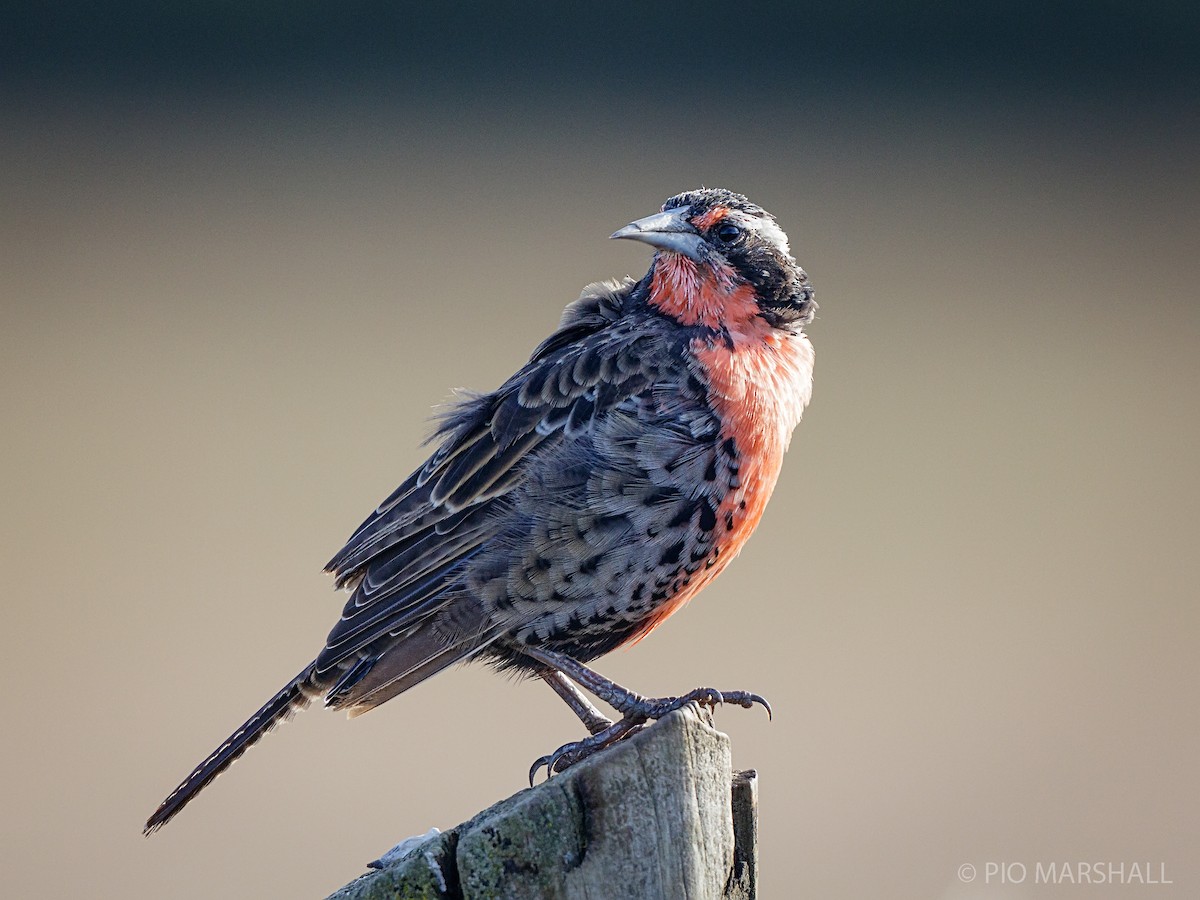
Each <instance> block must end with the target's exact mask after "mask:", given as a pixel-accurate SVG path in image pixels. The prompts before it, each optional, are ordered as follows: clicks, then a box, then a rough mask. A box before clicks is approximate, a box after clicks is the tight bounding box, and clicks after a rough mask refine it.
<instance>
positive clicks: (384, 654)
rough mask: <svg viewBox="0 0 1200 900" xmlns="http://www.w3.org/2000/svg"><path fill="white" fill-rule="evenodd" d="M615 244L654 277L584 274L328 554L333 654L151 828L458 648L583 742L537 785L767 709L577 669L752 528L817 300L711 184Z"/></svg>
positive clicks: (804, 388)
mask: <svg viewBox="0 0 1200 900" xmlns="http://www.w3.org/2000/svg"><path fill="white" fill-rule="evenodd" d="M611 237H613V238H616V239H624V240H633V241H640V242H642V243H644V244H648V245H650V247H651V248H653V251H654V254H653V257H652V260H651V263H650V267H649V269H648V271H647V272H646V274H645V275H644V276H643V277H642V278H641V279H638V280H634V279H633V278H631V277H626V278H624V279H621V280H611V281H604V282H597V283H594V284H591V285H588V286H587V287H586V288H584V290H583V291H582V293H581V294H580V296H579V298H578V299H577V300H576V301H574V302H573V303H571V304H569V305H568V306H567V307H566V309H565V311H564V312H563V314H562V318H561V321H560V323H559V325H558V328H557V329H556V330H555V331H553V332H552V333H551V334H550V336H549V337H547V338H546V339H545V340H543V341H542V342H541V343H540V344H539V345H538V346H537V347H536V348H535V349H534V351H533V353H532V355H531V356H530V357H529V361H528V362H527V363H525V365H524V366H522V367H521V368H520V369H519V370H518V371H517V372H516V373H515V374H514V375H513V376H512V377H511V378H509V379H508V380H507V381H505V382H504V383H503V384H502V385H501V386H500V387H499V388H497V389H496V390H494V391H492V392H490V393H473V394H462V395H460V397H459V398H458V400H457V401H456V402H455V403H453V404H452V405H450V406H449V407H448V409H447V410H446V411H445V412H444V413H443V414H442V416H441V417H440V419H439V421H438V423H437V426H436V429H435V432H434V435H433V437H432V438H431V439H430V440H431V442H432V444H433V445H434V449H433V451H432V453H431V455H430V456H429V458H428V459H427V461H426V462H425V463H424V464H423V465H422V466H421V467H420V468H419V469H417V470H416V471H415V472H413V473H412V474H411V475H410V476H409V477H408V478H407V479H406V480H405V481H404V482H403V483H402V484H401V485H400V486H399V487H398V488H397V489H396V490H395V491H394V492H393V493H392V494H391V495H390V496H388V497H387V498H386V499H385V500H384V501H383V502H382V503H380V504H379V506H378V507H377V508H376V509H375V511H374V512H372V513H371V514H370V516H368V517H367V519H366V520H365V521H364V522H363V523H362V524H361V525H360V526H359V527H358V529H357V530H355V531H354V533H353V534H352V535H351V537H350V539H349V540H348V541H347V542H346V544H345V546H344V547H343V548H342V549H341V550H340V551H339V552H338V553H337V555H336V556H334V557H333V559H332V560H330V562H329V563H328V565H327V566H326V571H327V572H329V573H331V574H332V576H333V578H334V582H335V585H336V586H337V587H338V588H342V589H345V590H346V591H348V592H349V595H350V596H349V598H348V599H347V601H346V603H345V607H344V609H343V611H342V614H341V617H340V618H339V619H338V621H337V622H336V624H335V625H334V626H333V628H332V630H331V631H330V632H329V636H328V638H327V639H326V642H325V645H324V647H323V648H322V649H321V651H320V652H319V653H318V654H317V656H316V658H315V659H314V660H313V661H312V662H310V663H309V664H308V665H306V666H305V667H304V668H303V669H302V670H301V671H300V672H299V674H297V675H296V677H294V678H293V679H291V680H290V681H288V682H287V684H286V685H284V687H283V688H282V689H281V690H280V691H279V692H278V693H277V694H275V696H274V697H272V698H271V699H270V700H268V701H267V702H266V704H264V705H263V707H262V708H261V709H259V710H258V712H256V713H255V714H254V715H253V716H251V717H250V718H249V719H248V720H247V721H246V722H245V723H244V724H243V725H242V726H241V727H240V728H239V729H237V730H236V731H235V732H234V733H233V734H232V735H230V737H229V738H228V739H227V740H226V741H225V742H224V743H222V744H221V745H220V747H218V748H217V749H216V750H215V751H214V752H213V753H212V754H211V755H210V756H209V757H208V758H207V759H205V760H204V761H203V762H202V763H200V765H198V766H197V767H196V768H195V769H194V770H193V771H192V773H191V774H190V775H188V776H187V778H185V779H184V780H183V781H182V782H181V783H180V784H179V786H178V787H176V788H175V790H174V791H172V792H171V793H170V795H168V796H167V798H166V799H165V800H164V801H163V802H162V804H161V805H160V806H159V807H158V809H157V810H156V811H155V812H154V814H153V815H151V816H150V818H149V819H148V821H147V822H146V824H145V827H144V833H146V834H150V833H152V832H154V831H155V830H157V829H158V828H160V827H161V826H163V825H164V824H165V823H167V822H168V821H169V820H170V819H171V818H172V817H174V816H175V815H176V814H177V813H178V812H179V811H180V810H181V809H182V808H183V807H184V806H185V805H186V804H187V803H188V802H189V801H190V800H192V799H193V798H194V797H195V796H196V794H197V793H199V792H200V791H201V790H202V789H203V788H205V787H206V786H207V785H208V784H210V783H211V782H212V780H213V779H214V778H216V777H217V776H218V775H219V774H221V773H222V772H223V771H225V770H226V769H227V768H228V767H229V766H230V765H231V764H232V763H233V762H234V761H235V760H237V759H238V758H239V757H240V756H241V755H242V754H243V753H244V752H245V750H246V749H247V748H248V747H250V746H251V745H252V744H254V743H255V742H257V741H258V740H259V739H260V738H261V737H262V736H263V735H264V734H266V733H267V732H268V731H270V730H271V729H272V728H274V727H275V726H276V725H278V724H279V723H280V722H282V721H284V720H286V719H288V718H290V717H291V716H292V715H293V714H294V713H295V712H297V711H298V710H300V709H303V708H305V707H307V706H308V705H309V704H310V703H311V702H312V701H314V700H323V701H324V704H325V705H326V706H327V707H331V708H334V709H340V710H346V711H347V712H348V713H349V715H350V716H351V717H353V716H357V715H359V714H361V713H364V712H366V711H368V710H370V709H373V708H374V707H376V706H378V705H380V704H381V703H384V702H386V701H387V700H390V699H392V698H393V697H395V696H397V695H399V694H401V693H404V692H405V691H407V690H408V689H409V688H412V687H414V686H415V685H417V684H419V683H421V682H423V681H425V680H426V679H427V678H430V677H432V676H433V675H435V674H437V673H438V672H441V671H442V670H443V669H446V668H447V667H449V666H451V665H454V664H456V663H463V662H467V661H470V660H479V661H483V662H486V663H489V664H491V665H492V666H493V667H495V668H496V669H498V670H500V671H502V672H509V673H516V674H518V675H520V676H526V677H538V678H541V679H542V680H544V681H545V682H546V683H547V684H548V685H549V686H550V687H551V688H552V689H553V690H554V691H555V693H556V694H558V695H559V696H560V697H561V698H562V699H563V700H564V701H565V702H566V703H567V705H568V706H569V707H570V708H571V709H572V711H574V712H575V714H576V715H577V716H578V717H579V719H580V721H581V722H582V724H583V726H584V728H585V729H586V730H587V731H588V735H587V736H586V737H584V738H582V739H581V740H578V741H573V742H570V743H567V744H564V745H563V746H562V747H560V748H558V750H556V751H554V752H553V753H551V754H548V755H547V756H544V757H541V758H540V759H539V760H538V761H537V762H535V763H534V766H533V768H532V769H531V770H530V773H529V779H530V783H531V784H532V783H533V781H534V778H535V775H536V773H537V772H538V771H539V769H540V768H541V767H545V769H546V773H547V776H548V777H549V776H552V775H553V774H554V773H555V772H561V771H563V770H564V769H565V768H567V767H569V766H570V765H573V764H575V763H577V762H578V761H579V760H580V759H582V758H585V757H586V756H588V755H591V754H592V753H595V752H599V751H600V750H602V749H603V748H604V747H607V746H609V745H610V744H613V743H615V742H617V741H619V740H622V739H624V738H626V737H628V736H629V735H630V734H632V733H634V732H635V731H637V730H639V729H641V728H643V727H645V726H646V725H647V724H648V723H649V722H651V721H653V720H656V719H658V718H661V717H662V716H664V715H666V714H667V713H668V712H670V711H672V710H674V709H678V708H680V707H681V706H683V705H684V704H686V703H691V702H695V703H699V704H702V705H706V706H710V707H715V706H716V705H717V704H719V703H730V704H736V705H740V706H744V707H751V706H753V705H756V704H760V705H762V706H764V707H766V708H767V711H768V713H769V712H770V707H769V705H768V704H767V702H766V700H765V699H764V698H763V697H761V696H760V695H758V694H755V693H752V692H749V691H717V690H714V689H712V688H697V689H696V690H693V691H689V692H686V693H684V694H681V695H679V696H673V697H664V698H648V697H645V696H643V695H641V694H638V693H635V692H634V691H631V690H629V689H627V688H624V687H622V686H620V685H618V684H616V683H615V682H613V681H610V680H609V679H607V678H605V677H604V676H602V675H600V674H599V673H598V672H596V671H595V670H593V669H592V668H590V667H589V666H588V665H587V664H588V663H590V662H592V661H593V660H595V659H597V658H599V657H601V656H603V655H605V654H606V653H609V652H611V651H612V650H615V649H616V648H618V647H622V646H628V645H631V644H633V643H636V642H638V641H640V640H641V639H642V638H644V637H645V636H646V635H648V634H649V633H650V632H652V631H653V630H654V629H656V628H657V627H658V626H659V625H661V624H662V623H663V622H664V621H665V620H666V619H667V617H669V616H670V615H671V614H672V613H674V612H675V611H677V610H678V609H680V608H681V607H682V606H683V605H684V604H685V603H687V602H688V601H689V600H690V599H691V598H693V597H694V596H695V595H696V594H697V593H699V592H700V591H701V590H702V589H703V588H704V587H705V586H706V585H708V584H710V583H711V582H712V580H713V579H714V578H716V577H717V575H719V574H720V573H721V572H722V571H723V570H724V569H725V567H726V566H727V565H728V564H729V562H730V561H731V560H732V559H733V558H734V557H735V556H736V555H737V554H738V552H739V551H740V550H741V549H742V547H743V546H744V545H745V543H746V540H747V539H748V538H749V536H750V534H751V532H753V531H754V529H755V527H756V526H757V524H758V522H759V520H760V518H761V517H762V515H763V511H764V508H765V507H766V504H767V501H768V499H769V498H770V496H771V493H772V491H773V489H774V487H775V484H776V481H777V479H778V477H779V473H780V469H781V466H782V461H783V456H784V452H785V451H786V450H787V448H788V445H789V442H790V440H791V437H792V432H793V430H794V429H795V427H796V426H797V425H798V424H799V422H800V418H801V415H802V414H803V412H804V409H805V407H806V406H807V405H808V403H809V400H810V398H811V395H812V373H813V348H812V344H811V343H810V341H809V339H808V337H807V335H806V334H805V330H804V329H805V326H806V325H808V324H809V323H810V322H811V321H812V320H813V318H814V314H815V312H816V309H817V306H816V302H815V300H814V292H813V289H812V287H811V285H810V284H809V279H808V276H807V274H806V273H805V271H804V270H803V269H802V268H801V267H800V266H799V265H798V264H797V263H796V260H795V258H794V257H793V256H792V253H791V250H790V248H789V244H788V238H787V235H786V234H785V233H784V231H783V230H782V228H781V227H780V226H779V225H778V223H777V221H776V219H775V217H774V216H772V215H771V214H770V213H768V212H767V211H766V210H764V209H763V208H762V207H760V206H758V205H757V204H755V203H753V202H751V201H750V200H749V199H747V198H746V197H745V196H744V195H742V194H738V193H734V192H733V191H729V190H726V189H723V188H700V189H698V190H692V191H687V192H684V193H681V194H677V195H675V196H673V197H671V198H669V199H668V200H667V201H666V202H665V203H664V204H663V205H662V207H661V208H660V211H659V212H657V213H655V214H653V215H650V216H647V217H645V218H642V219H638V220H637V221H634V222H631V223H630V224H628V225H626V226H625V227H623V228H621V229H619V230H618V231H616V232H615V233H614V234H612V235H611ZM585 692H586V693H585ZM588 694H591V695H592V696H593V697H594V698H596V699H598V700H600V701H603V702H604V703H606V704H608V705H609V706H611V707H612V708H613V709H614V710H615V711H616V712H617V713H618V714H619V716H620V717H619V718H617V719H616V720H615V721H614V720H613V719H610V718H608V717H607V716H605V715H604V714H603V713H602V712H600V710H599V709H597V707H596V706H595V705H594V704H593V703H592V701H591V699H589V697H588V696H587V695H588Z"/></svg>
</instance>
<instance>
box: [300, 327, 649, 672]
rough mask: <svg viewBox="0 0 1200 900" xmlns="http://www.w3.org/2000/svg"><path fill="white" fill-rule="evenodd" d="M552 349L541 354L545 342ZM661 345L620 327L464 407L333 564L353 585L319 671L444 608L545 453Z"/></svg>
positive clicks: (612, 401) (642, 383) (630, 386)
mask: <svg viewBox="0 0 1200 900" xmlns="http://www.w3.org/2000/svg"><path fill="white" fill-rule="evenodd" d="M543 347H545V345H543ZM661 355H662V353H661V343H660V342H658V341H656V340H655V338H654V336H652V335H649V334H646V333H644V332H643V331H640V330H638V329H634V328H632V327H625V328H623V327H621V326H620V325H618V326H615V327H612V328H607V329H602V330H599V331H597V332H595V333H592V334H589V335H585V336H584V337H583V338H582V339H577V340H575V341H573V342H570V343H568V344H566V345H560V346H557V347H554V348H552V349H551V350H549V351H543V350H542V348H539V352H535V354H534V357H533V359H532V360H531V361H530V363H529V364H528V365H526V366H525V367H524V368H523V369H522V370H521V371H520V372H518V373H517V374H516V375H515V376H513V378H511V379H510V380H509V381H508V382H507V383H505V385H504V386H502V387H501V388H500V389H499V390H498V391H496V392H495V393H492V394H488V395H484V396H479V397H474V398H471V399H469V400H467V401H466V402H464V403H462V404H460V405H459V406H458V408H457V409H456V410H455V411H454V412H453V413H452V414H451V415H450V416H449V417H448V418H447V419H446V420H445V421H444V422H443V424H442V427H441V429H439V434H440V435H441V439H442V443H441V445H440V446H439V447H438V449H437V450H436V451H435V452H434V454H433V455H432V456H431V457H430V458H429V460H428V461H427V462H426V463H425V465H424V466H422V467H421V469H419V470H418V471H417V472H415V473H414V474H413V475H412V476H411V477H410V478H409V479H408V480H407V481H405V483H404V484H403V485H401V486H400V487H399V488H398V489H397V490H396V491H395V492H394V493H393V494H392V495H391V496H390V497H389V498H388V499H387V500H385V501H384V502H383V503H382V504H381V505H380V506H379V508H378V509H376V511H375V512H374V513H373V514H372V515H371V517H370V518H368V519H367V520H366V521H365V522H364V523H363V524H362V525H361V526H360V527H359V529H358V530H357V531H356V532H355V533H354V535H353V536H352V537H351V538H350V540H349V541H348V542H347V544H346V546H345V547H344V548H343V549H342V551H341V552H340V553H339V554H338V555H337V556H336V557H334V559H333V560H332V561H331V562H330V564H329V567H328V568H329V570H330V571H332V572H334V574H335V575H336V577H337V579H338V583H339V584H353V585H354V589H353V593H352V595H351V597H350V599H349V600H348V601H347V603H346V606H345V609H344V610H343V613H342V618H341V619H340V620H339V622H338V623H337V624H336V625H335V626H334V628H333V630H332V631H331V632H330V635H329V639H328V642H327V645H326V649H325V651H324V652H323V653H322V654H321V658H320V659H319V660H318V663H319V669H321V670H322V671H328V670H329V669H330V668H332V667H333V666H335V665H338V664H340V663H342V662H344V661H345V660H347V659H348V658H349V657H350V656H351V655H352V654H354V653H356V652H357V651H358V650H360V649H362V648H363V647H365V646H366V645H368V644H370V643H371V642H372V641H374V640H377V639H378V638H380V637H382V636H384V635H387V634H398V633H400V632H401V631H403V630H405V629H407V628H411V627H413V626H415V625H416V624H418V623H420V622H421V621H422V620H424V618H425V617H426V616H427V615H428V614H430V613H432V612H434V611H436V610H437V609H438V608H440V606H441V603H442V601H443V599H444V596H443V595H444V591H445V588H446V586H447V585H448V584H450V583H452V582H453V580H454V578H455V576H456V575H457V573H458V572H459V571H460V569H461V567H462V566H463V564H464V563H465V562H466V561H467V560H469V559H470V558H471V557H472V556H473V555H474V554H475V553H476V552H478V551H479V550H480V548H481V547H482V546H483V545H484V544H485V543H486V542H487V540H488V539H489V538H490V537H492V536H493V535H495V534H496V533H497V532H498V531H500V530H501V529H502V528H503V527H504V524H505V521H506V516H505V512H506V511H507V509H508V502H507V499H508V494H509V493H510V492H511V491H512V490H513V488H514V487H516V486H517V485H519V484H520V483H521V481H522V479H523V478H525V477H526V473H527V471H528V469H529V467H530V462H531V461H532V460H534V459H536V458H538V457H539V456H541V455H542V451H543V450H544V449H546V445H547V444H549V443H553V442H558V441H571V440H575V439H578V438H579V437H580V436H581V435H583V434H585V433H586V432H587V431H588V430H589V429H591V428H592V427H593V424H594V422H595V420H596V418H597V417H599V416H603V415H605V414H606V413H607V412H608V411H609V410H611V409H612V408H613V407H614V406H615V405H616V404H618V403H620V402H621V401H622V400H624V399H625V398H627V397H630V396H632V395H634V394H637V393H639V392H641V391H643V390H645V389H646V388H647V387H648V386H649V385H650V384H651V383H652V382H653V380H654V378H655V375H656V371H657V370H656V367H657V366H659V365H661V364H662V362H663V360H662V359H661Z"/></svg>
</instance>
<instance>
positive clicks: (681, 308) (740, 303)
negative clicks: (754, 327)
mask: <svg viewBox="0 0 1200 900" xmlns="http://www.w3.org/2000/svg"><path fill="white" fill-rule="evenodd" d="M648 300H649V302H650V304H651V305H652V306H654V307H656V308H657V309H659V310H661V311H662V312H664V313H666V314H667V315H669V316H671V317H672V318H673V319H675V320H676V321H677V322H679V323H680V324H683V325H704V326H707V327H708V328H713V329H718V328H721V327H725V328H730V329H735V330H741V326H744V325H746V324H748V323H749V322H750V321H751V320H752V319H753V318H755V317H756V316H757V315H758V303H757V301H756V300H755V297H754V290H753V288H751V287H750V285H748V284H746V283H744V282H739V281H738V279H737V277H736V275H735V274H734V272H733V269H731V268H730V267H729V266H727V265H715V264H713V263H696V262H693V261H692V260H690V259H688V258H687V257H686V256H682V255H680V254H678V253H671V252H660V253H659V254H658V259H657V261H656V262H655V264H654V277H653V278H652V279H651V281H650V296H649V298H648Z"/></svg>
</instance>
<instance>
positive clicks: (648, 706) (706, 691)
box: [618, 687, 771, 719]
mask: <svg viewBox="0 0 1200 900" xmlns="http://www.w3.org/2000/svg"><path fill="white" fill-rule="evenodd" d="M689 703H697V704H699V705H700V706H707V707H710V708H711V709H716V708H717V707H718V706H719V705H720V704H722V703H731V704H733V705H734V706H741V707H745V708H746V709H750V708H751V707H753V706H754V704H756V703H757V704H758V705H759V706H761V707H762V708H763V709H765V710H766V711H767V718H768V719H770V718H771V704H770V703H768V702H767V701H766V699H765V698H763V697H760V696H759V695H758V694H752V693H750V692H749V691H718V690H717V689H716V688H708V687H702V688H696V689H695V690H694V691H688V693H686V694H684V695H683V696H682V697H660V698H658V699H650V698H647V697H637V696H634V697H631V698H630V699H629V700H628V701H627V702H626V703H624V704H622V705H621V706H620V707H618V708H619V709H620V711H621V712H622V713H623V714H624V715H626V716H631V715H632V716H643V717H644V718H646V719H661V718H662V717H663V716H665V715H666V714H667V713H671V712H674V711H675V710H677V709H679V708H680V707H682V706H687V704H689Z"/></svg>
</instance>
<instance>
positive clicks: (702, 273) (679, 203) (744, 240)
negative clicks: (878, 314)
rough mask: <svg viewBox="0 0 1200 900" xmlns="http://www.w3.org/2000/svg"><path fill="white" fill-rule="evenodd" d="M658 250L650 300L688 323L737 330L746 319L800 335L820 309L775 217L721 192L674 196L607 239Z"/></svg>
mask: <svg viewBox="0 0 1200 900" xmlns="http://www.w3.org/2000/svg"><path fill="white" fill-rule="evenodd" d="M612 236H613V237H614V238H629V239H631V240H635V241H642V242H643V243H646V244H649V245H650V246H652V247H655V248H656V249H657V251H658V252H657V253H656V254H655V260H654V265H653V267H652V269H651V275H650V289H649V295H648V301H649V302H650V303H651V304H652V305H654V306H656V307H657V308H658V309H659V310H660V311H662V312H664V313H666V314H668V315H670V316H672V317H674V318H675V319H677V320H679V321H680V322H682V323H683V324H685V325H705V326H708V327H711V328H721V327H726V328H728V327H741V326H744V325H746V324H749V323H748V320H750V319H756V320H760V321H765V322H766V323H767V324H768V325H771V326H773V327H775V328H786V329H789V330H793V331H795V330H798V329H800V328H802V327H803V326H804V325H805V323H807V322H809V321H811V320H812V317H813V314H814V312H815V311H816V308H817V304H816V302H815V301H814V300H813V290H812V287H811V286H810V285H809V283H808V276H807V275H806V274H805V272H804V270H803V269H801V268H800V267H799V266H798V265H796V260H795V259H794V258H793V257H792V254H791V250H790V249H789V247H788V239H787V235H786V234H784V233H783V229H781V228H780V227H779V225H778V224H777V223H776V222H775V217H774V216H772V215H771V214H770V213H769V212H767V211H766V210H765V209H763V208H762V207H761V206H758V205H757V204H754V203H751V202H750V201H749V200H748V199H746V198H745V197H744V196H742V195H741V194H735V193H733V192H732V191H727V190H724V189H720V188H712V189H702V190H698V191H688V192H686V193H683V194H677V195H676V196H674V197H672V198H671V199H669V200H668V201H667V202H666V203H664V204H663V206H662V211H661V212H658V213H655V214H654V215H652V216H647V217H646V218H644V219H638V220H637V221H636V222H630V223H629V224H628V225H626V226H625V227H624V228H622V229H620V230H619V231H617V232H615V233H614V234H613V235H612Z"/></svg>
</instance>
